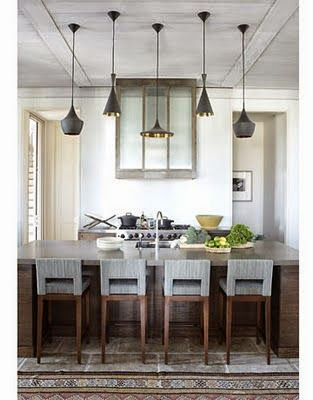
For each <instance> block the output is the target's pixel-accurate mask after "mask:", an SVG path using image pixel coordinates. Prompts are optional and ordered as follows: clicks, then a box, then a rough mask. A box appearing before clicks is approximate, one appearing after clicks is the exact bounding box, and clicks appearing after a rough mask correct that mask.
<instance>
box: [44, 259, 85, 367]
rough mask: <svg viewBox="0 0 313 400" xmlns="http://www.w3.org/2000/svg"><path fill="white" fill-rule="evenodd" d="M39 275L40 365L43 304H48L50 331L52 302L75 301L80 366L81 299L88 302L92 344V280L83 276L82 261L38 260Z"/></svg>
mask: <svg viewBox="0 0 313 400" xmlns="http://www.w3.org/2000/svg"><path fill="white" fill-rule="evenodd" d="M36 275H37V363H40V358H41V350H42V322H43V306H44V301H47V302H48V314H49V315H48V322H49V330H51V302H52V301H75V303H76V351H77V362H78V363H79V364H80V363H81V338H82V300H83V298H84V299H85V303H86V330H85V333H86V339H87V343H88V342H89V317H90V309H89V307H90V279H89V278H83V277H82V266H81V260H77V259H56V258H39V259H36Z"/></svg>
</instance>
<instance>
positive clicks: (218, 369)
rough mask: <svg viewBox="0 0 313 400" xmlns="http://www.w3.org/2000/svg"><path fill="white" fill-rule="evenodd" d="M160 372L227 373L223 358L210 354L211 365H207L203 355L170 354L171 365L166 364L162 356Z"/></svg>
mask: <svg viewBox="0 0 313 400" xmlns="http://www.w3.org/2000/svg"><path fill="white" fill-rule="evenodd" d="M158 370H159V372H191V371H192V372H215V373H223V372H225V364H224V362H223V357H222V356H221V355H219V354H209V364H208V365H205V364H204V360H203V354H200V353H199V354H193V353H179V354H178V353H169V363H168V364H167V365H166V364H164V356H163V355H160V362H159V369H158Z"/></svg>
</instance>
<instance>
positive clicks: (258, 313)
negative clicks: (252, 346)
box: [256, 301, 262, 344]
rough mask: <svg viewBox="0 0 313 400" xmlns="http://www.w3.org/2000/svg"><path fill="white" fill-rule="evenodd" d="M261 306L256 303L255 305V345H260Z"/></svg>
mask: <svg viewBox="0 0 313 400" xmlns="http://www.w3.org/2000/svg"><path fill="white" fill-rule="evenodd" d="M261 305H262V303H261V302H260V301H258V302H257V303H256V343H257V344H260V331H261Z"/></svg>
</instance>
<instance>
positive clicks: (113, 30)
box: [112, 20, 115, 74]
mask: <svg viewBox="0 0 313 400" xmlns="http://www.w3.org/2000/svg"><path fill="white" fill-rule="evenodd" d="M114 40H115V20H114V21H113V29H112V74H114V47H115V42H114Z"/></svg>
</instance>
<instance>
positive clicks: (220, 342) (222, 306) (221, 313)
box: [218, 289, 224, 344]
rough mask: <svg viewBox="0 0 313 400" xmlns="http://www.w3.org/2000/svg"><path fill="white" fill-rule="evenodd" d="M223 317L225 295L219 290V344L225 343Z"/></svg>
mask: <svg viewBox="0 0 313 400" xmlns="http://www.w3.org/2000/svg"><path fill="white" fill-rule="evenodd" d="M223 316H224V294H223V292H222V291H221V289H219V292H218V324H219V336H218V343H219V344H222V343H223V336H224V334H223V325H224V324H223V319H224V318H223Z"/></svg>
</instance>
